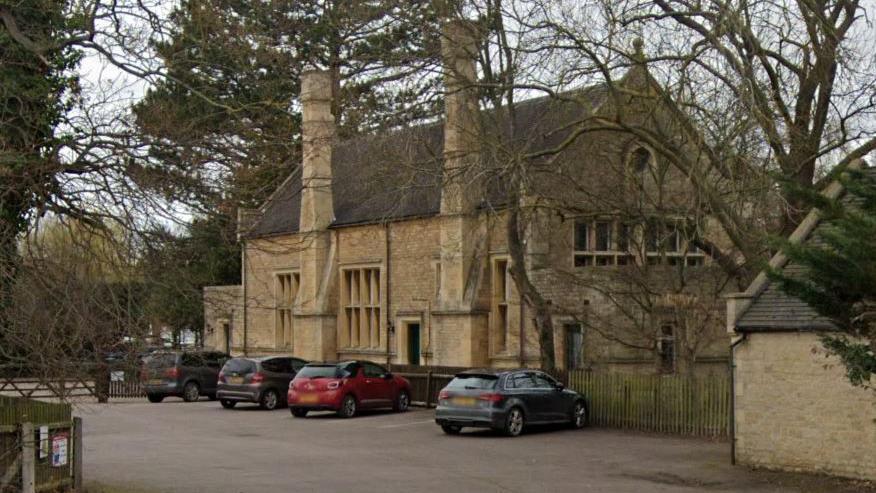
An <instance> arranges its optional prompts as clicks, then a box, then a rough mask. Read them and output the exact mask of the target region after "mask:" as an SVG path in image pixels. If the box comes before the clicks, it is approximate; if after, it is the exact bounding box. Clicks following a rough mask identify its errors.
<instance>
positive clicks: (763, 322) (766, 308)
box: [736, 168, 876, 332]
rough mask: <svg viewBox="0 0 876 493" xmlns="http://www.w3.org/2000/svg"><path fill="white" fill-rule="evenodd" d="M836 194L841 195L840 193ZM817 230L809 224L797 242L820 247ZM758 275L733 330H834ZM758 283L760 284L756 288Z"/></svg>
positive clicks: (792, 269)
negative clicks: (749, 302)
mask: <svg viewBox="0 0 876 493" xmlns="http://www.w3.org/2000/svg"><path fill="white" fill-rule="evenodd" d="M864 171H865V172H866V173H868V174H870V175H872V176H874V177H876V168H865V169H864ZM839 193H843V192H842V191H840V192H839ZM843 200H844V201H846V203H848V200H849V198H848V197H845V198H844V199H843ZM810 214H815V213H814V212H813V213H810ZM800 227H801V228H805V227H806V224H805V221H804V223H801V225H800ZM820 228H821V224H820V223H816V224H815V226H814V227H812V226H811V225H810V226H809V229H810V230H809V231H805V234H804V235H803V237H802V238H800V241H803V242H805V243H809V244H815V245H818V244H823V242H822V241H821V240H820V238H819V229H820ZM795 233H796V232H795ZM782 263H783V264H784V265H781V268H782V270H783V271H784V272H785V274H787V275H789V276H790V277H798V278H799V277H803V276H804V275H805V273H806V271H805V268H804V267H803V266H801V265H799V264H796V263H793V262H790V263H789V262H787V260H785V261H783V262H782ZM761 276H763V277H761ZM761 276H759V278H758V279H756V280H755V281H754V282H753V283H752V287H750V288H749V291H750V292H751V291H753V292H754V293H755V295H754V298H753V300H752V302H751V304H750V305H749V307H748V308H747V309H746V310H745V311H744V312H743V313H742V314H741V316H740V317H739V318H738V319H737V321H736V330H737V331H739V332H775V331H789V330H792V331H797V330H832V329H834V328H835V326H834V325H833V323H831V321H830V320H828V319H827V318H825V317H822V316H821V315H819V314H818V313H816V311H815V310H814V309H812V308H811V307H810V306H809V305H807V304H806V303H805V302H803V301H801V300H800V299H798V298H796V297H794V296H791V295H789V294H787V293H785V292H784V291H783V290H782V289H781V288H780V287H779V286H777V285H776V284H775V283H773V282H771V281H769V280H768V279H766V278H765V275H764V274H761ZM758 284H760V285H759V286H758Z"/></svg>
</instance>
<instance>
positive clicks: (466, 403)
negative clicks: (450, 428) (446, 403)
mask: <svg viewBox="0 0 876 493" xmlns="http://www.w3.org/2000/svg"><path fill="white" fill-rule="evenodd" d="M450 402H452V403H453V404H454V405H456V406H461V407H475V406H476V405H477V403H478V401H477V399H475V398H474V397H454V398H453V399H451V400H450Z"/></svg>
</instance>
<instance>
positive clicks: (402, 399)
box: [392, 390, 411, 413]
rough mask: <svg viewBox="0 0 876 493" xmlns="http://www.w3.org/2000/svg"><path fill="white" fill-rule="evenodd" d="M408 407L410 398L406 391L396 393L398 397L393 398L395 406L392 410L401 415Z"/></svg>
mask: <svg viewBox="0 0 876 493" xmlns="http://www.w3.org/2000/svg"><path fill="white" fill-rule="evenodd" d="M410 406H411V396H410V394H408V392H407V391H406V390H402V391H401V392H399V393H398V397H396V398H395V405H394V406H392V410H393V411H395V412H399V413H403V412H405V411H407V410H408V408H409V407H410Z"/></svg>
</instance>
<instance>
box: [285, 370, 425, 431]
mask: <svg viewBox="0 0 876 493" xmlns="http://www.w3.org/2000/svg"><path fill="white" fill-rule="evenodd" d="M287 401H288V402H289V410H290V411H291V412H292V415H293V416H295V417H299V418H303V417H305V416H307V413H308V412H310V411H335V412H337V413H338V416H340V417H342V418H350V417H353V416H355V415H356V413H357V412H358V411H359V410H360V409H377V408H392V409H393V410H395V411H407V409H408V406H410V403H411V384H410V382H408V381H407V379H405V378H402V377H400V376H398V375H393V374H392V373H390V372H389V371H388V370H387V369H386V368H384V367H382V366H380V365H377V364H375V363H371V362H370V361H345V362H342V363H310V364H308V365H307V366H305V367H304V368H302V369H301V371H299V372H298V374H297V375H296V376H295V379H294V380H292V382H291V383H290V384H289V392H288V395H287Z"/></svg>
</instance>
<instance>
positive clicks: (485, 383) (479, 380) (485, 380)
mask: <svg viewBox="0 0 876 493" xmlns="http://www.w3.org/2000/svg"><path fill="white" fill-rule="evenodd" d="M498 381H499V378H498V377H493V376H489V375H457V376H456V378H454V379H453V380H451V381H450V383H449V384H447V388H448V389H457V390H463V389H470V390H492V389H495V388H496V382H498Z"/></svg>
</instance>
